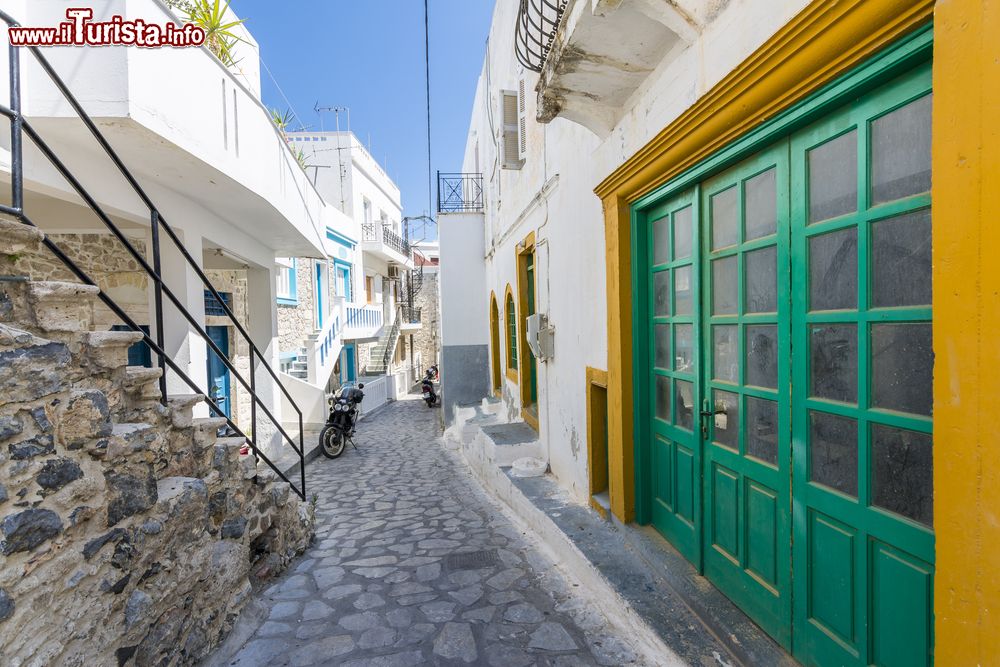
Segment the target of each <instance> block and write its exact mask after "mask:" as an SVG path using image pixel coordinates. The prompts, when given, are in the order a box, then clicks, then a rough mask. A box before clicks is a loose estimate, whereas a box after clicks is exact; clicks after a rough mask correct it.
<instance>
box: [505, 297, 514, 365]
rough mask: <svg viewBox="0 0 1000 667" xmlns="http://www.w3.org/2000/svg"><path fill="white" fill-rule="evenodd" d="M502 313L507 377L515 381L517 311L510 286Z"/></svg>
mask: <svg viewBox="0 0 1000 667" xmlns="http://www.w3.org/2000/svg"><path fill="white" fill-rule="evenodd" d="M504 313H505V314H506V315H507V375H508V376H510V377H512V378H513V379H517V311H516V310H515V308H514V293H513V292H512V291H511V289H510V285H508V286H507V299H506V302H505V303H504Z"/></svg>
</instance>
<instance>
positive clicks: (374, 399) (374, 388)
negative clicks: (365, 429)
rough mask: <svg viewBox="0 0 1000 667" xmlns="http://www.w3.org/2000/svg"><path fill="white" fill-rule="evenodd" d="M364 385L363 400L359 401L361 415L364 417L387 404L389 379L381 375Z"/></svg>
mask: <svg viewBox="0 0 1000 667" xmlns="http://www.w3.org/2000/svg"><path fill="white" fill-rule="evenodd" d="M364 384H365V388H364V389H363V390H362V391H364V392H365V400H363V401H361V414H363V415H366V414H368V413H369V412H371V411H373V410H376V409H378V408H380V407H382V406H383V405H385V404H386V403H388V402H389V378H388V377H386V376H384V375H383V376H381V377H379V378H377V379H375V380H372V381H371V382H365V383H364Z"/></svg>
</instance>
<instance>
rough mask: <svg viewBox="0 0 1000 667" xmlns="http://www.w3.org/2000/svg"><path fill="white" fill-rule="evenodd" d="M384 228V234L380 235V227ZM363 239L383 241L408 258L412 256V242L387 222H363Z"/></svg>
mask: <svg viewBox="0 0 1000 667" xmlns="http://www.w3.org/2000/svg"><path fill="white" fill-rule="evenodd" d="M379 227H381V228H382V235H381V237H379V231H378V228H379ZM361 240H362V241H381V242H382V244H383V245H387V246H389V247H390V248H392V249H393V250H395V251H396V252H398V253H399V254H400V255H404V256H406V258H407V259H409V258H410V257H412V254H411V253H412V250H411V249H410V244H409V243H407V242H406V240H405V239H404V238H403V237H401V236H400V235H399V234H397V233H396V232H394V231H392V228H391V227H389V225H388V224H386V223H384V222H383V223H378V222H362V223H361Z"/></svg>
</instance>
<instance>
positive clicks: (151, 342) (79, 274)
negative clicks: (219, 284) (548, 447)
mask: <svg viewBox="0 0 1000 667" xmlns="http://www.w3.org/2000/svg"><path fill="white" fill-rule="evenodd" d="M0 21H2V22H4V23H6V24H7V25H8V26H9V27H14V26H18V25H19V24H18V23H17V21H15V20H14V19H13V18H12V17H11V16H10V15H8V14H7V13H6V12H4V11H2V10H0ZM22 49H23V50H25V51H26V52H28V53H31V55H33V56H34V58H35V60H36V62H37V64H38V65H39V66H40V68H41V70H42V71H43V72H44V73H45V74H46V76H47V77H48V79H49V80H50V81H51V82H52V83H53V84H54V85H55V87H56V88H57V89H58V91H59V93H60V94H61V95H62V98H63V99H64V100H65V101H66V102H68V103H69V105H70V106H71V107H72V108H73V111H74V112H75V113H76V115H77V117H78V118H79V120H80V121H81V122H82V123H83V125H84V127H85V128H86V129H87V131H88V133H89V134H90V135H91V137H92V138H93V139H94V141H95V142H96V144H97V145H98V146H99V147H100V148H101V150H102V151H103V153H104V154H105V156H106V157H107V158H108V159H109V160H110V161H111V163H112V164H113V165H114V166H115V168H116V169H117V171H118V173H119V174H120V175H121V177H122V179H123V180H124V181H125V183H126V184H127V185H128V187H129V188H130V189H131V190H132V191H133V192H134V193H135V194H136V196H137V197H138V198H139V200H140V201H141V202H142V203H143V204H144V205H145V207H146V209H147V210H148V211H149V221H150V249H151V251H152V252H151V254H152V263H150V262H149V261H148V260H147V259H146V257H145V255H144V253H142V252H140V251H139V250H138V249H137V248H136V247H135V245H133V244H132V242H131V241H130V240H129V237H128V236H126V235H125V233H124V232H123V231H122V230H121V228H120V227H119V226H118V225H117V224H115V222H114V221H113V220H112V219H111V217H110V215H109V214H108V213H107V212H106V211H105V210H104V209H103V208H102V207H101V205H100V204H98V202H97V200H96V199H95V198H94V196H93V195H91V193H90V192H89V191H88V190H87V189H86V188H85V187H84V186H83V184H82V183H81V182H80V180H79V179H78V178H77V176H76V175H75V174H74V173H73V172H72V171H70V169H69V167H67V166H66V164H65V163H63V161H62V160H61V159H60V158H59V156H58V155H56V153H55V151H54V150H53V149H52V148H51V147H50V146H49V144H48V143H47V142H46V141H45V140H44V139H43V138H42V136H41V134H40V133H39V131H38V128H36V127H35V126H34V124H33V123H32V122H31V121H29V119H28V118H26V117H25V116H24V114H23V113H22V110H21V74H22V72H21V61H20V58H21V52H22ZM8 66H9V73H10V106H5V105H2V104H0V115H2V116H3V117H6V118H7V120H8V121H10V188H11V203H10V205H7V204H0V213H4V214H6V215H9V216H11V217H13V218H15V219H17V220H18V221H20V222H21V223H22V224H25V225H30V226H32V227H36V226H37V225H36V224H35V222H34V220H32V218H31V214H32V212H31V209H33V208H34V207H32V206H31V202H30V201H26V199H25V196H24V195H25V193H24V172H25V165H24V162H25V155H24V152H25V151H24V144H25V139H27V140H28V141H29V142H30V143H31V144H33V145H34V147H35V148H36V149H37V153H38V154H41V156H42V157H43V158H44V159H45V161H46V162H47V163H48V166H51V167H52V168H54V169H55V170H56V172H57V173H59V175H60V176H62V177H63V179H64V180H65V181H66V183H68V184H69V185H70V186H71V187H72V188H73V190H74V191H75V192H76V194H77V195H78V196H79V197H80V198H81V199H82V200H83V201H84V203H86V205H87V206H88V207H89V208H90V210H91V211H92V212H93V213H94V214H95V215H96V216H97V218H98V219H99V220H100V221H101V222H102V223H103V224H104V226H105V227H107V229H108V231H109V232H110V233H111V235H112V236H114V237H115V238H116V239H117V240H118V242H119V243H121V245H122V246H123V247H124V248H125V250H126V251H127V252H128V253H129V255H131V256H132V258H133V259H134V260H135V262H136V263H137V264H138V265H139V267H140V268H141V269H142V271H143V272H145V273H146V275H147V276H148V277H149V278H150V280H151V283H152V288H153V289H152V293H153V312H152V317H153V323H154V324H155V331H154V332H153V334H152V335H150V333H149V331H148V327H145V326H143V325H140V324H138V323H137V322H136V321H135V320H134V319H132V318H131V317H130V316H129V315H128V314H127V313H126V312H125V310H124V308H123V307H122V306H120V305H119V304H118V303H116V302H115V300H114V299H112V298H111V297H110V296H109V295H108V294H107V293H106V292H105V291H103V290H101V291H100V292H98V294H97V298H99V299H100V300H101V302H102V303H103V304H104V305H105V306H107V308H108V309H109V310H110V311H111V312H112V313H114V314H115V316H116V317H118V319H119V320H121V321H122V322H123V323H124V325H123V326H125V327H128V328H129V329H131V330H133V331H136V332H138V333H141V334H142V341H143V342H144V343H145V344H146V346H148V348H149V349H150V351H151V357H152V360H153V361H155V362H156V364H157V366H158V367H159V368H160V369H161V370H162V375H161V376H160V400H161V401H162V402H163V403H164V405H166V403H167V399H168V398H169V395H168V384H167V372H168V371H169V372H170V373H172V374H173V375H175V376H176V377H177V379H178V380H179V381H180V382H181V383H182V384H183V385H184V386H185V387H186V388H187V390H188V391H191V392H192V393H194V394H196V395H198V396H200V398H201V400H203V401H204V402H205V404H206V405H207V406H208V409H209V411H210V414H213V415H215V416H218V417H220V418H223V419H225V420H226V424H227V425H228V427H229V429H230V430H231V431H232V432H233V433H235V434H236V435H237V436H238V437H241V438H244V439H245V440H246V441H247V442H248V443H249V444H250V447H251V448H252V450H253V454H254V456H255V457H256V458H257V459H258V460H260V461H263V462H264V463H265V464H266V465H267V466H268V467H270V468H271V470H273V471H274V472H275V473H276V474H277V475H278V477H280V478H281V479H282V480H284V481H285V482H287V483H288V485H289V486H290V487H291V488H292V490H293V491H294V492H295V493H296V494H298V496H299V497H300V498H302V499H303V500H305V499H306V469H305V458H304V450H305V447H304V441H303V433H304V429H303V427H302V410H300V409H299V408H298V406H296V404H295V400H294V399H293V398H292V395H291V394H290V393H289V392H288V389H286V388H285V386H284V385H283V384H282V382H281V380H280V379H279V377H278V374H277V373H276V372H275V371H274V370H273V369H272V368H271V366H270V365H269V364H268V363H267V361H266V360H267V358H268V356H269V355H267V354H265V353H264V352H263V351H261V350H260V349H259V348H258V347H257V345H256V344H255V343H254V341H253V339H252V338H251V337H250V334H248V333H247V331H246V329H245V328H244V327H243V325H242V324H240V322H239V320H238V319H237V318H236V315H235V314H234V313H233V310H232V308H231V307H230V300H227V299H226V298H225V297H223V295H222V294H220V293H219V292H218V290H216V289H215V287H213V286H212V283H211V281H209V279H208V276H207V275H206V274H205V272H204V270H203V269H202V267H201V266H200V265H199V263H198V262H196V261H195V259H194V258H193V257H192V256H191V254H190V253H189V252H188V250H187V249H186V247H185V245H184V244H183V243H182V242H181V240H180V237H179V235H178V234H177V232H176V231H175V230H174V228H173V227H172V226H171V225H170V224H168V223H167V220H166V219H165V218H164V216H163V214H162V212H161V211H160V209H159V208H157V206H156V205H155V204H154V203H153V201H152V199H150V197H149V196H148V195H147V194H146V191H145V190H144V189H143V188H142V186H141V185H140V184H139V181H138V179H137V178H136V177H135V176H134V175H133V174H132V172H131V171H130V170H129V168H128V167H127V166H126V165H125V162H124V161H123V160H122V159H121V157H120V156H119V155H118V153H117V152H116V151H115V150H114V148H112V146H111V143H110V142H109V141H108V139H107V137H105V136H104V134H103V133H102V132H101V131H100V129H98V127H97V124H96V123H95V122H94V120H93V119H92V118H91V117H90V116H89V115H88V114H87V112H86V110H84V108H83V106H82V105H81V104H80V102H79V100H77V99H76V97H75V96H74V95H73V93H72V92H71V91H70V89H69V87H68V86H67V85H66V82H65V81H63V80H62V78H61V77H60V76H59V75H58V74H57V73H56V71H55V69H54V68H53V67H52V65H51V64H50V63H49V61H48V60H47V59H46V58H45V56H44V55H42V52H41V51H40V50H39V49H38V48H36V47H18V46H14V45H13V44H11V45H10V46H9V60H8ZM34 154H35V153H34V152H32V153H31V154H30V155H32V156H33V155H34ZM161 233H162V234H163V237H165V238H166V239H167V240H168V241H169V243H170V244H172V245H173V247H174V248H175V249H176V251H177V252H178V253H179V254H180V255H181V257H182V258H183V259H184V261H185V263H186V264H187V268H189V269H190V270H192V271H193V272H194V273H195V275H197V276H198V278H199V279H200V280H201V281H202V283H203V286H204V290H205V296H206V299H207V297H209V296H211V297H212V299H213V300H214V302H215V306H213V308H214V307H217V308H218V311H221V312H222V313H223V314H224V316H225V317H226V318H228V320H229V323H230V325H231V326H233V328H234V329H235V330H236V332H237V333H238V335H239V336H240V337H242V339H243V341H245V343H246V345H247V351H248V354H249V357H250V359H249V364H248V365H249V370H248V371H240V370H238V369H237V368H236V366H235V365H234V364H233V362H232V361H230V359H229V357H228V355H226V354H225V353H223V351H222V350H221V349H219V346H218V345H216V343H215V342H214V341H213V340H212V338H211V336H209V334H208V332H207V331H206V330H205V327H204V323H203V322H202V321H199V318H197V317H195V316H194V315H193V314H192V313H191V311H190V310H189V309H188V308H187V307H186V306H185V304H184V301H183V300H182V299H181V298H180V297H178V296H177V294H176V293H175V292H174V290H173V289H172V288H171V287H169V285H168V284H167V282H166V279H165V278H166V276H165V272H164V271H162V266H161V257H160V249H161V243H160V241H161V236H160V235H161ZM42 243H43V244H44V245H45V247H46V248H48V249H49V251H51V252H52V254H53V255H55V256H56V257H57V258H59V260H60V261H62V263H63V264H65V265H66V268H67V269H69V270H70V271H71V272H72V273H73V275H74V276H76V278H77V279H78V280H79V281H80V282H82V283H84V284H87V285H93V286H95V287H96V286H97V283H96V282H95V281H94V279H93V278H91V277H90V276H89V275H87V273H85V272H84V270H83V269H81V268H80V266H79V265H78V264H77V263H76V262H75V261H73V259H72V258H70V256H69V255H68V254H67V253H66V252H65V251H64V250H63V249H62V248H61V247H60V246H59V245H58V244H56V242H55V241H53V240H52V238H51V237H50V236H48V235H46V236H45V238H44V239H43V240H42ZM164 245H165V244H164ZM164 302H166V303H167V304H170V305H171V306H173V310H172V311H168V310H166V309H165V308H164V305H165V303H164ZM218 311H216V312H218ZM177 315H179V316H180V318H181V319H182V320H184V321H185V322H186V323H187V325H188V328H189V330H190V331H193V333H194V335H196V336H197V337H200V338H201V339H202V340H204V341H205V344H206V346H207V347H208V349H209V350H211V351H212V352H214V353H215V355H216V356H217V357H218V359H219V360H220V361H221V362H222V363H223V365H225V367H226V368H227V369H228V370H229V372H230V373H231V374H232V377H233V378H234V379H235V380H236V382H237V383H238V384H239V385H240V386H241V387H243V389H244V390H246V392H247V396H249V398H250V425H249V426H250V428H249V429H246V425H245V424H244V425H243V429H246V431H249V433H247V432H246V431H244V430H243V429H241V427H240V426H239V425H237V424H236V422H234V421H233V419H232V418H231V417H227V416H226V414H225V413H224V412H223V411H222V409H221V408H220V407H219V406H218V405H216V403H215V401H213V400H212V397H211V396H210V393H211V392H209V391H206V390H205V389H202V388H201V387H200V386H199V385H198V383H197V382H195V381H194V380H193V379H191V378H190V377H189V376H188V374H187V373H186V372H185V371H184V369H183V368H181V365H180V363H179V362H177V361H174V359H173V358H172V356H171V355H170V353H169V352H168V351H167V349H166V346H165V344H164V318H165V317H170V318H174V317H176V316H177ZM257 371H262V372H263V373H264V374H265V375H266V376H267V377H266V378H264V379H265V381H270V382H273V383H274V386H275V387H277V389H278V390H279V391H281V393H282V394H284V396H285V398H287V399H288V402H289V404H290V405H291V406H292V408H293V410H294V411H295V413H296V414H295V417H297V418H298V426H299V432H298V434H297V437H293V436H291V435H289V434H288V432H287V431H286V430H285V428H284V427H283V426H282V425H281V422H279V421H278V420H277V419H276V418H275V417H274V415H273V414H272V412H271V408H270V407H269V402H265V401H263V400H262V399H261V397H260V395H259V394H258V392H257V375H258V373H257ZM268 378H270V380H268ZM175 393H176V392H175ZM258 412H261V413H263V415H264V416H265V417H267V419H268V420H269V421H270V422H271V424H272V425H273V427H274V428H275V429H276V430H277V432H278V433H280V434H281V436H282V438H283V441H284V442H285V443H287V444H288V445H289V446H290V447H291V449H292V450H293V451H294V452H295V454H296V456H297V457H298V459H299V480H298V482H299V483H298V485H297V486H296V484H295V482H293V481H292V480H291V479H289V478H288V477H287V476H286V475H285V474H284V472H282V470H281V468H279V467H278V466H277V465H276V464H275V463H274V462H272V461H271V460H270V459H269V458H268V457H267V456H266V455H265V454H264V453H263V452H262V451H261V449H260V446H259V445H260V444H262V443H260V442H258V438H260V437H261V435H260V434H261V430H260V429H258V419H257V416H258Z"/></svg>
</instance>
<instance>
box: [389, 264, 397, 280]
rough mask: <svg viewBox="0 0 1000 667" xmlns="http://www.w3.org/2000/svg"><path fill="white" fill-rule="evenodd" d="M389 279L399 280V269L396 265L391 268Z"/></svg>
mask: <svg viewBox="0 0 1000 667" xmlns="http://www.w3.org/2000/svg"><path fill="white" fill-rule="evenodd" d="M389 277H390V278H395V279H397V280H398V279H399V267H398V266H396V265H395V264H393V265H391V266H389Z"/></svg>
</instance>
